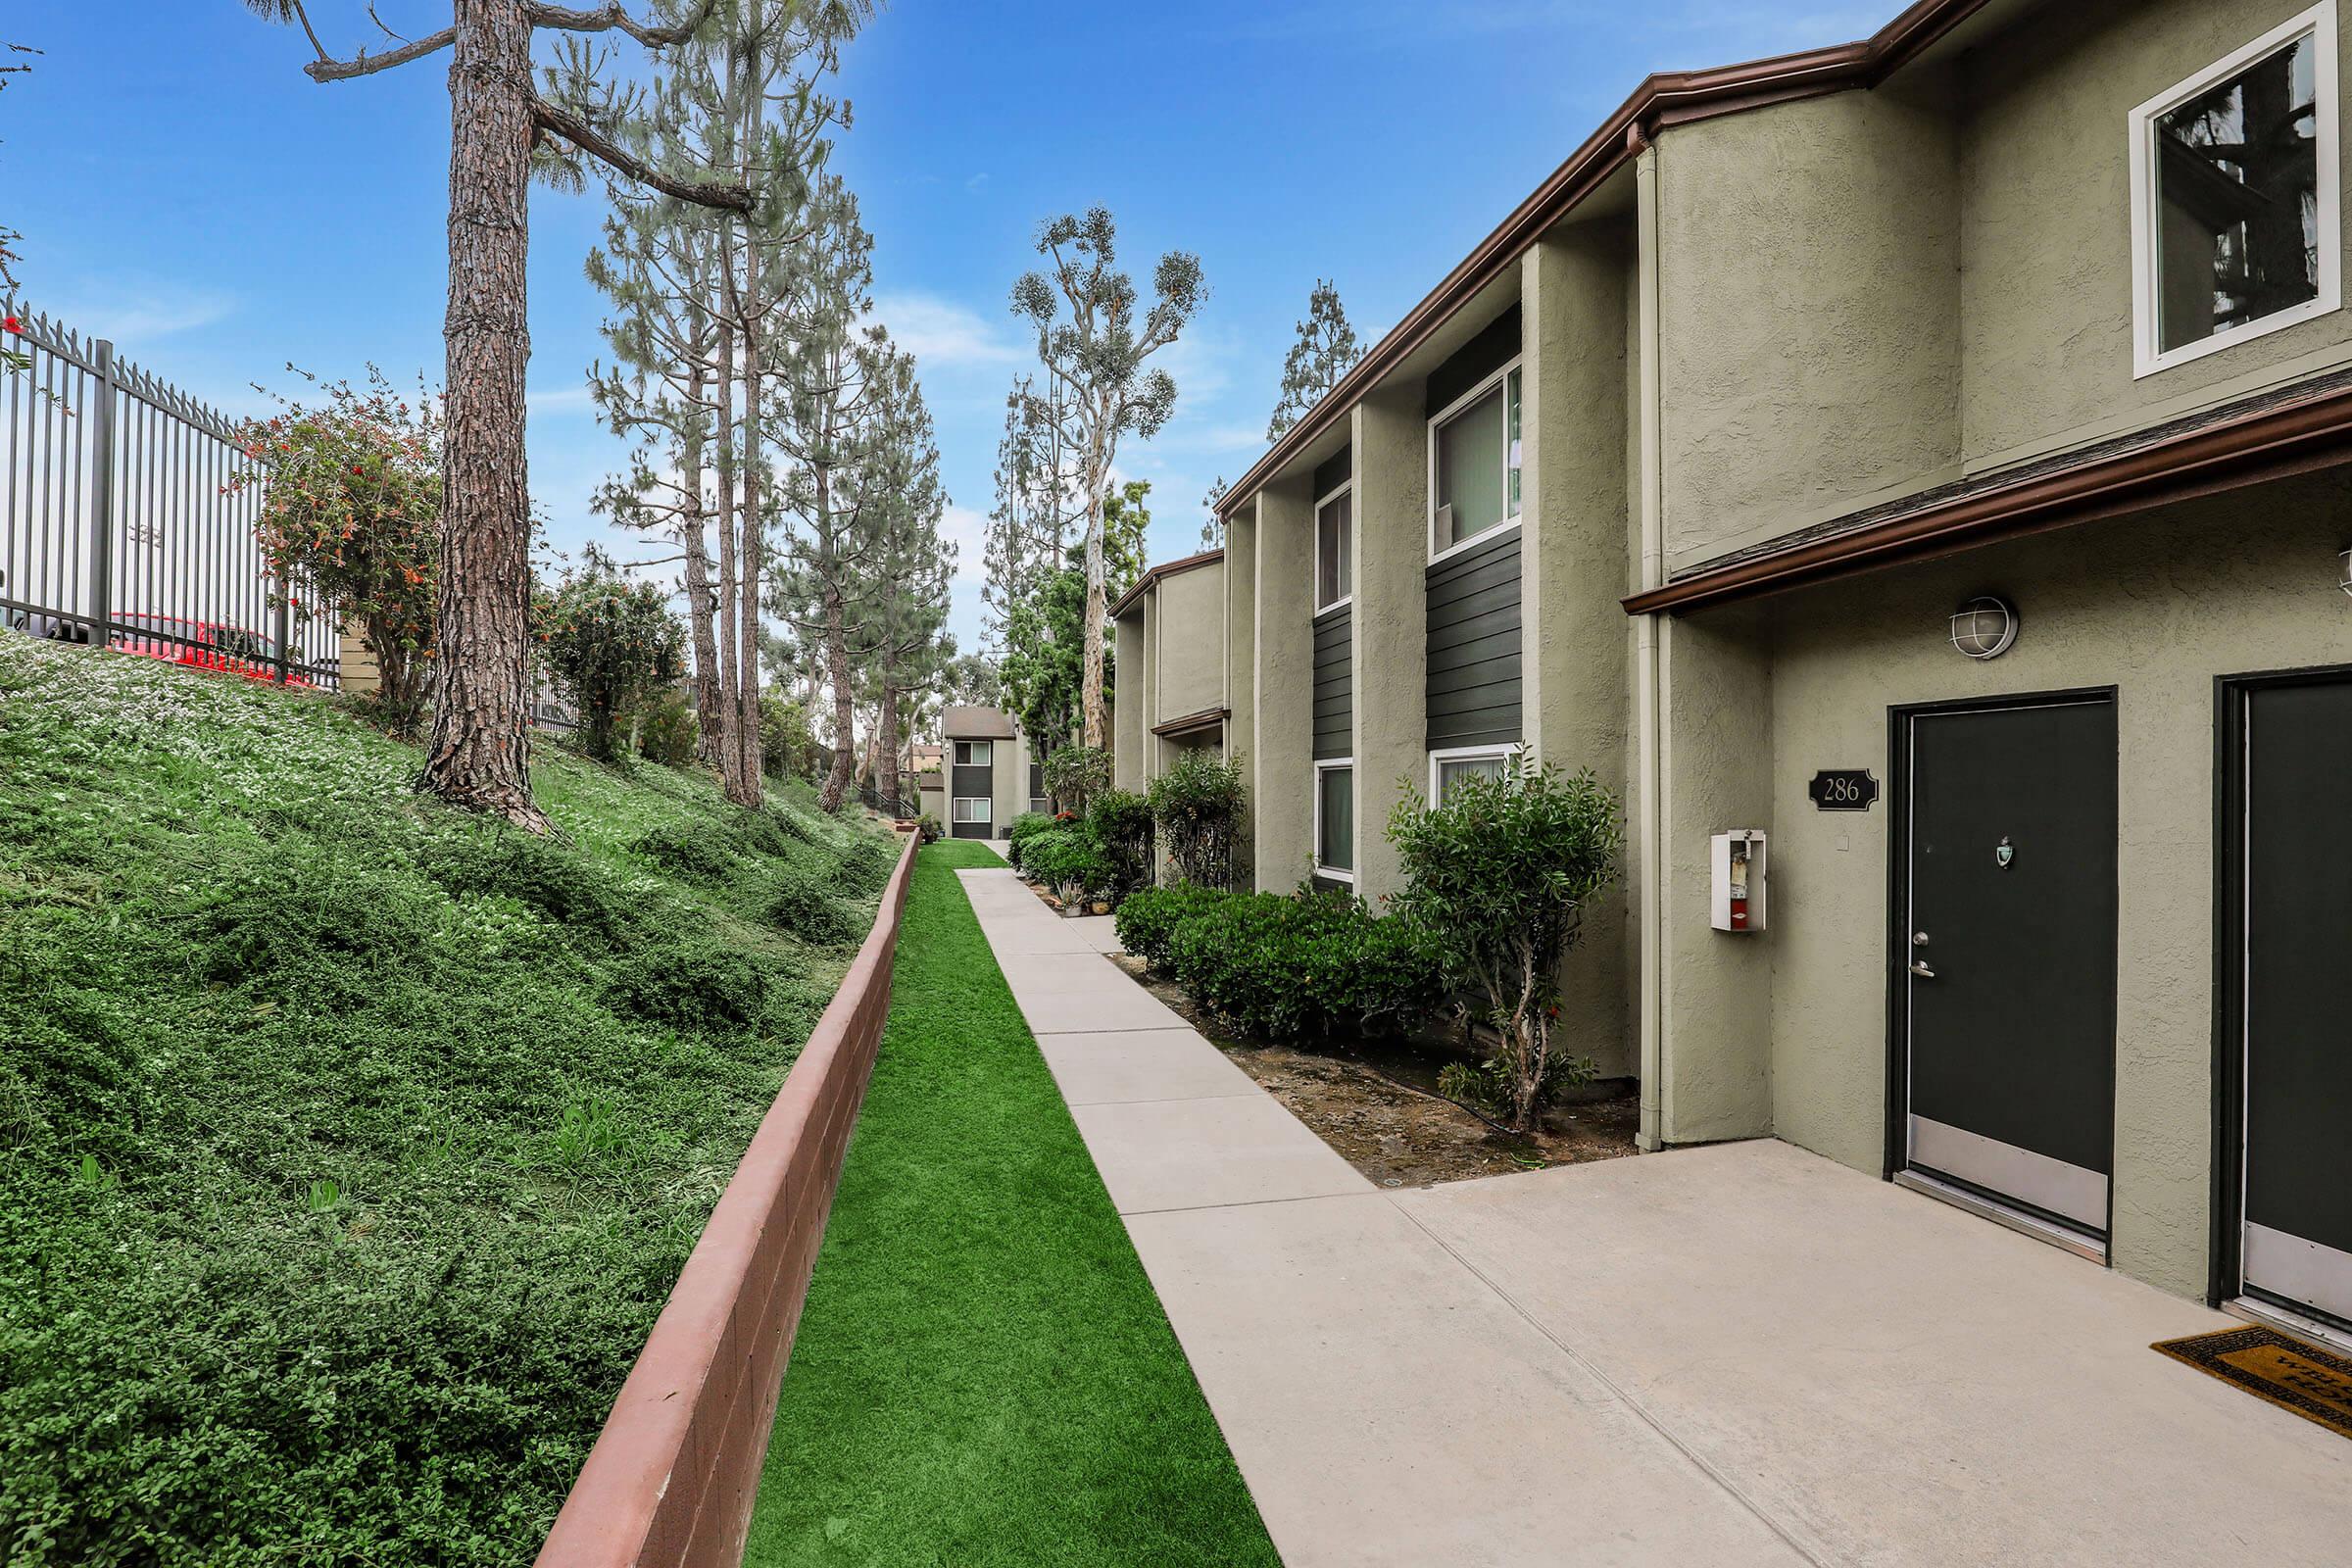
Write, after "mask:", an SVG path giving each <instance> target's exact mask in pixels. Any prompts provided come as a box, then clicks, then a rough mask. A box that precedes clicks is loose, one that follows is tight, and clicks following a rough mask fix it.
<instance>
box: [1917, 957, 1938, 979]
mask: <svg viewBox="0 0 2352 1568" xmlns="http://www.w3.org/2000/svg"><path fill="white" fill-rule="evenodd" d="M1911 972H1912V973H1913V974H1915V975H1917V976H1919V977H1920V978H1921V979H1922V980H1933V979H1935V978H1936V971H1935V970H1933V969H1931V968H1929V967H1928V966H1927V965H1926V964H1924V963H1922V962H1920V961H1919V960H1918V959H1917V958H1914V959H1912V960H1911Z"/></svg>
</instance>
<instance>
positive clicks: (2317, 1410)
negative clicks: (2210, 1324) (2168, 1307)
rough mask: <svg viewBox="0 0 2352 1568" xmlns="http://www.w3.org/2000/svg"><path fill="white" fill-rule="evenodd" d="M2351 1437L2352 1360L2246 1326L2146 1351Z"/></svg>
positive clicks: (2162, 1342)
mask: <svg viewBox="0 0 2352 1568" xmlns="http://www.w3.org/2000/svg"><path fill="white" fill-rule="evenodd" d="M2149 1348H2151V1349H2155V1350H2160V1351H2162V1352H2163V1353H2164V1354H2166V1355H2169V1356H2171V1357H2172V1358H2173V1359H2174V1360H2176V1361H2185V1362H2187V1363H2188V1364H2189V1365H2190V1366H2193V1367H2195V1368H2196V1369H2197V1370H2198V1371H2200V1372H2205V1373H2210V1374H2211V1375H2212V1376H2214V1377H2217V1378H2220V1379H2221V1380H2222V1381H2223V1382H2224V1383H2234V1384H2236V1385H2237V1386H2238V1387H2239V1388H2241V1389H2243V1390H2245V1391H2246V1392H2247V1393H2248V1394H2251V1395H2253V1396H2254V1397H2256V1398H2258V1399H2268V1400H2270V1401H2271V1403H2273V1404H2275V1405H2277V1406H2278V1408H2280V1409H2281V1410H2292V1411H2294V1412H2295V1414H2297V1415H2299V1416H2301V1417H2302V1418H2303V1419H2304V1420H2306V1421H2317V1422H2318V1423H2319V1424H2320V1425H2322V1426H2324V1427H2326V1428H2327V1429H2328V1430H2329V1431H2331V1432H2335V1433H2338V1434H2340V1435H2341V1436H2344V1437H2347V1438H2352V1360H2347V1359H2346V1358H2344V1357H2343V1356H2340V1355H2333V1354H2330V1353H2329V1352H2327V1351H2326V1350H2322V1349H2319V1348H2315V1347H2313V1346H2309V1345H2305V1344H2304V1343H2303V1342H2302V1341H2300V1340H2290V1339H2288V1338H2287V1337H2286V1336H2285V1335H2283V1334H2277V1333H2274V1332H2272V1331H2271V1330H2269V1329H2266V1328H2260V1327H2257V1326H2255V1325H2253V1324H2248V1325H2247V1326H2246V1327H2244V1328H2242V1329H2222V1330H2220V1331H2218V1332H2216V1333H2212V1334H2192V1335H2190V1336H2189V1337H2188V1338H2187V1339H2185V1340H2159V1341H2157V1342H2156V1344H2155V1345H2153V1346H2151V1347H2149Z"/></svg>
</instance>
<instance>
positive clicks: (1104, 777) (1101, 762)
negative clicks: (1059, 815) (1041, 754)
mask: <svg viewBox="0 0 2352 1568" xmlns="http://www.w3.org/2000/svg"><path fill="white" fill-rule="evenodd" d="M1044 771H1045V776H1046V793H1047V794H1048V795H1051V796H1053V797H1054V802H1055V803H1056V804H1057V805H1059V806H1060V808H1061V809H1063V810H1065V811H1076V812H1077V813H1079V814H1080V815H1081V816H1083V815H1085V814H1086V808H1087V806H1088V804H1089V803H1090V802H1092V801H1093V800H1094V798H1095V797H1096V796H1098V795H1100V794H1102V793H1103V791H1104V790H1106V789H1108V788H1110V754H1109V753H1108V752H1106V751H1104V750H1103V748H1102V747H1100V746H1065V747H1063V748H1062V749H1061V750H1060V751H1058V752H1055V753H1054V755H1053V756H1052V757H1049V758H1047V759H1046V760H1045V769H1044Z"/></svg>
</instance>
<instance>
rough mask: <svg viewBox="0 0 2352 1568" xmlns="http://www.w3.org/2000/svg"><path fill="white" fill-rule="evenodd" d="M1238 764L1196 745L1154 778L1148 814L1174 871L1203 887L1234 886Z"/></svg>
mask: <svg viewBox="0 0 2352 1568" xmlns="http://www.w3.org/2000/svg"><path fill="white" fill-rule="evenodd" d="M1243 799H1244V794H1243V788H1242V763H1241V759H1239V758H1231V759H1227V758H1220V757H1218V756H1216V755H1215V754H1214V753H1211V752H1209V751H1207V750H1206V749H1204V748H1195V749H1193V750H1189V751H1187V752H1185V753H1184V754H1183V755H1182V756H1180V757H1178V758H1177V759H1176V763H1175V765H1174V766H1173V767H1171V768H1169V769H1168V770H1167V771H1166V772H1165V773H1162V774H1160V775H1159V777H1157V778H1155V779H1153V780H1152V820H1153V821H1155V822H1157V823H1158V824H1159V833H1160V839H1161V842H1163V843H1164V844H1166V846H1167V849H1168V858H1169V859H1171V860H1173V861H1174V862H1175V865H1176V874H1177V875H1178V876H1180V877H1182V878H1183V879H1184V880H1185V881H1187V882H1198V883H1200V884H1201V886H1202V887H1210V888H1222V887H1231V886H1232V885H1233V850H1234V842H1235V840H1236V838H1238V837H1239V835H1240V831H1241V825H1242V804H1243Z"/></svg>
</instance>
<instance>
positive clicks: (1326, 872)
mask: <svg viewBox="0 0 2352 1568" xmlns="http://www.w3.org/2000/svg"><path fill="white" fill-rule="evenodd" d="M1315 872H1316V874H1317V875H1319V876H1327V877H1332V878H1335V879H1337V880H1339V881H1342V882H1352V881H1354V880H1355V760H1354V759H1353V758H1346V757H1342V758H1334V759H1333V760H1329V761H1319V762H1317V763H1316V764H1315Z"/></svg>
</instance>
